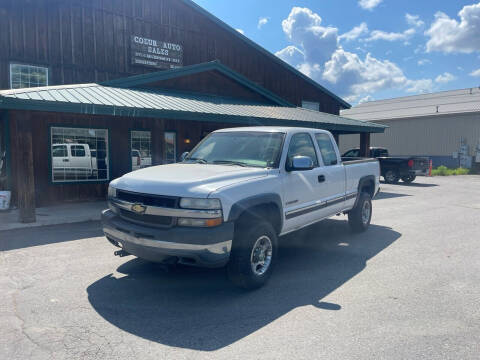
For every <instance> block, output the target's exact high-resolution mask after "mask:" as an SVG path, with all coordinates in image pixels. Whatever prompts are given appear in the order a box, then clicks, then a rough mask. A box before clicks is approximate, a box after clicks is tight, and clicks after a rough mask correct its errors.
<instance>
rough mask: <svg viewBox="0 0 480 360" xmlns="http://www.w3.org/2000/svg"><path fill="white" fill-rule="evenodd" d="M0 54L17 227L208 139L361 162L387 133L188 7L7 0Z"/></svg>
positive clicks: (1, 139)
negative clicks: (342, 140) (325, 150)
mask: <svg viewBox="0 0 480 360" xmlns="http://www.w3.org/2000/svg"><path fill="white" fill-rule="evenodd" d="M0 48H1V49H2V50H1V51H0V156H1V157H0V161H1V162H0V164H1V167H0V169H1V172H0V190H9V191H11V193H12V204H13V205H14V206H17V207H18V208H19V209H20V217H21V220H22V221H24V222H29V221H35V207H41V206H50V205H55V204H60V203H64V202H75V201H89V200H97V199H104V198H105V196H106V189H107V185H108V182H109V181H110V180H111V179H114V178H116V177H119V176H121V175H123V174H125V173H127V172H129V171H132V170H135V169H138V168H140V167H145V166H150V165H159V164H168V163H172V162H176V161H178V159H179V157H180V154H182V153H183V152H184V151H189V150H191V149H192V148H193V146H195V144H197V143H198V142H199V141H200V140H201V139H202V138H203V137H205V136H206V135H207V134H208V133H210V132H211V131H214V130H216V129H219V128H224V127H232V126H245V125H248V126H250V125H284V126H304V127H311V128H312V127H313V128H319V129H327V130H330V131H332V133H333V134H334V136H335V137H336V139H337V141H338V138H339V136H340V135H345V134H350V135H352V136H354V137H355V139H356V146H358V145H360V146H361V148H362V149H363V150H364V152H366V149H367V148H368V146H369V141H370V134H371V133H381V132H383V131H384V129H385V126H383V125H381V124H374V123H369V122H364V121H358V120H352V119H348V118H345V117H341V116H339V113H340V110H342V109H347V108H349V107H350V105H349V104H348V103H346V102H345V101H344V100H342V99H341V98H340V97H338V96H336V95H335V94H333V93H331V92H330V91H328V90H327V89H325V88H324V87H322V86H321V85H319V84H318V83H316V82H314V81H313V80H311V79H310V78H308V77H306V76H305V75H303V74H302V73H300V72H299V71H297V70H296V69H295V68H293V67H291V66H289V65H288V64H286V63H285V62H283V61H282V60H280V59H279V58H277V57H276V56H274V55H273V54H271V53H270V52H268V51H266V50H265V49H263V48H262V47H260V46H259V45H257V44H256V43H254V42H252V41H251V40H249V39H248V38H247V37H245V36H243V35H242V34H240V33H239V32H238V31H236V30H235V29H233V28H231V27H230V26H228V25H226V24H225V23H224V22H222V21H221V20H219V19H218V18H216V17H214V16H213V15H211V14H210V13H208V12H207V11H205V10H204V9H202V8H201V7H199V6H198V5H196V4H195V3H194V2H192V1H190V0H137V1H131V0H81V1H80V0H37V1H28V0H5V1H2V2H0Z"/></svg>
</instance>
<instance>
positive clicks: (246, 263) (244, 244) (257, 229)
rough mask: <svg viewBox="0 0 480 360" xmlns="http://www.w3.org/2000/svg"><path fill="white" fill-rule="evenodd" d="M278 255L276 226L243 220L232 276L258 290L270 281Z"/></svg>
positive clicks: (237, 235)
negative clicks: (274, 227) (274, 228)
mask: <svg viewBox="0 0 480 360" xmlns="http://www.w3.org/2000/svg"><path fill="white" fill-rule="evenodd" d="M251 221H252V222H253V221H255V220H253V219H251ZM276 257H277V234H276V233H275V231H274V230H273V228H272V226H271V225H270V224H269V223H268V222H264V221H262V222H259V223H257V224H255V223H253V224H251V223H248V222H247V223H245V222H243V223H242V225H239V227H238V230H236V231H235V236H234V240H233V246H232V252H231V254H230V261H229V263H228V265H227V271H228V277H229V279H230V281H232V282H233V283H234V284H235V285H237V286H239V287H242V288H244V289H249V290H252V289H257V288H259V287H261V286H263V285H264V284H265V283H266V282H267V281H268V279H269V277H270V275H271V273H272V269H273V265H274V263H275V260H276Z"/></svg>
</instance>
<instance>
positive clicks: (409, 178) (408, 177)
mask: <svg viewBox="0 0 480 360" xmlns="http://www.w3.org/2000/svg"><path fill="white" fill-rule="evenodd" d="M416 178H417V176H416V175H405V176H402V181H403V182H404V183H407V184H410V183H412V182H414V181H415V179H416Z"/></svg>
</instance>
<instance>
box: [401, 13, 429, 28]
mask: <svg viewBox="0 0 480 360" xmlns="http://www.w3.org/2000/svg"><path fill="white" fill-rule="evenodd" d="M405 20H406V21H407V24H408V25H410V26H414V27H422V26H423V25H425V23H424V22H423V21H422V20H420V16H418V15H412V14H409V13H406V14H405Z"/></svg>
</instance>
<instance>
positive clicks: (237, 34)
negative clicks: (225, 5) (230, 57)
mask: <svg viewBox="0 0 480 360" xmlns="http://www.w3.org/2000/svg"><path fill="white" fill-rule="evenodd" d="M182 1H183V2H184V3H185V4H186V5H187V6H189V7H191V8H193V9H195V10H196V11H198V12H199V13H201V14H202V15H204V16H205V17H207V18H209V19H210V20H212V21H213V22H214V23H215V24H217V25H218V26H220V27H221V28H223V29H224V30H226V31H228V32H229V33H230V34H231V35H233V36H235V37H237V38H239V39H241V40H243V41H244V42H246V43H247V44H248V45H250V46H252V47H253V48H255V49H256V50H258V51H260V52H261V53H262V54H264V55H266V56H267V57H269V58H270V60H273V61H274V62H276V63H277V64H279V65H281V66H282V67H284V68H285V69H287V70H289V71H291V72H292V73H294V74H295V75H296V76H298V77H301V78H302V79H303V80H305V81H307V82H308V83H310V84H312V85H313V86H315V87H316V88H317V89H319V90H321V91H323V92H324V93H326V94H327V95H329V96H331V97H332V98H334V99H335V100H337V101H338V102H339V103H340V104H342V106H343V107H344V108H345V109H350V108H351V107H352V106H351V105H350V104H349V103H348V102H346V101H345V100H343V99H342V98H341V97H339V96H337V95H335V94H334V93H332V92H331V91H330V90H328V89H326V88H325V87H323V86H322V85H320V84H319V83H317V82H316V81H314V80H312V79H311V78H309V77H308V76H306V75H305V74H303V73H302V72H300V71H298V70H297V69H295V68H294V67H293V66H291V65H289V64H287V63H286V62H285V61H283V60H282V59H280V58H279V57H278V56H276V55H274V54H272V53H271V52H270V51H268V50H266V49H264V48H263V47H261V46H260V45H258V44H257V43H256V42H254V41H252V40H250V39H249V38H248V37H246V36H245V35H243V34H241V33H240V32H239V31H237V30H236V29H234V28H232V27H231V26H230V25H228V24H227V23H225V22H223V21H222V20H220V19H219V18H217V17H216V16H214V15H213V14H211V13H209V12H208V11H207V10H205V9H204V8H202V7H201V6H199V5H197V4H196V3H195V2H193V1H192V0H182Z"/></svg>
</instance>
